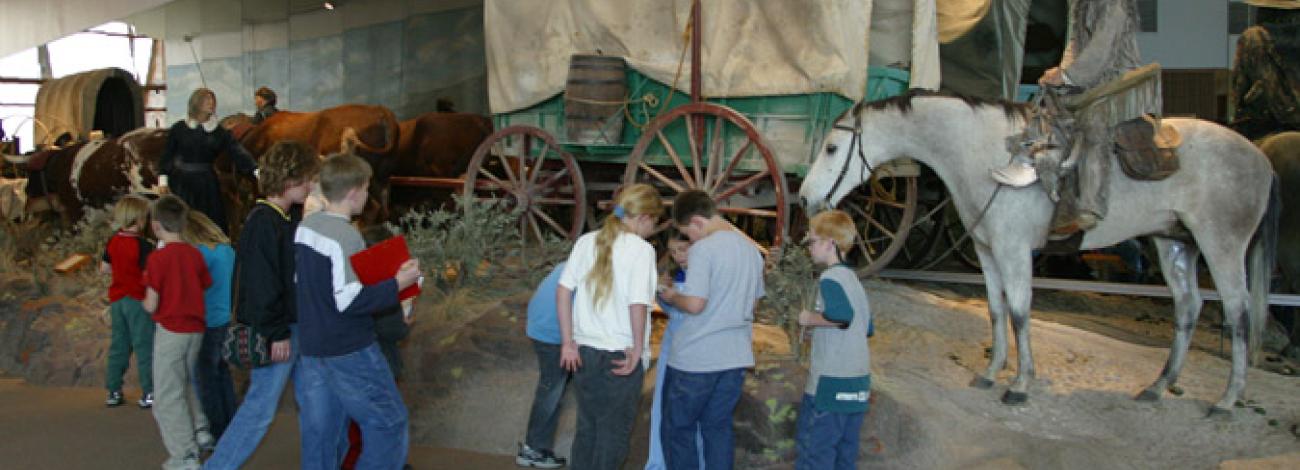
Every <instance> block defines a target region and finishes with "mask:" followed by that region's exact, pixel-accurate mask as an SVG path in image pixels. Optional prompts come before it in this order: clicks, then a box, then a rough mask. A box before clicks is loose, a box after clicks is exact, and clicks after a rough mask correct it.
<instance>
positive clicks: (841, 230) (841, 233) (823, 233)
mask: <svg viewBox="0 0 1300 470" xmlns="http://www.w3.org/2000/svg"><path fill="white" fill-rule="evenodd" d="M808 233H809V234H811V235H817V236H818V237H821V238H825V239H828V240H831V241H833V242H835V247H836V248H839V249H840V254H847V253H848V252H849V250H851V249H853V239H855V238H857V236H858V227H857V226H855V225H853V218H852V217H849V214H848V213H847V212H844V211H842V210H839V209H834V210H829V211H826V212H822V213H820V214H817V215H814V216H813V217H812V219H810V220H808Z"/></svg>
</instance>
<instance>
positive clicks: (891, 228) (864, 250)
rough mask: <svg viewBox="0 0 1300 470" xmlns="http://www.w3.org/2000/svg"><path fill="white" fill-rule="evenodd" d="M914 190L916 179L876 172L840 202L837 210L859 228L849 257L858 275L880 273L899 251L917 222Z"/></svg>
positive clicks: (915, 193) (915, 191)
mask: <svg viewBox="0 0 1300 470" xmlns="http://www.w3.org/2000/svg"><path fill="white" fill-rule="evenodd" d="M916 187H917V183H916V177H915V176H907V177H894V176H891V175H889V174H887V173H885V172H879V173H878V174H876V175H872V177H871V180H870V181H868V182H867V183H866V184H864V185H862V186H859V187H858V188H857V189H854V190H853V192H851V193H849V195H848V196H846V197H845V198H844V200H843V201H840V204H839V206H838V208H839V209H841V210H844V211H845V212H848V213H849V215H850V216H852V217H853V220H854V222H855V223H856V224H857V226H858V238H857V240H855V243H857V248H856V249H855V250H853V253H852V254H851V255H850V258H851V259H853V260H856V264H857V266H858V275H860V276H870V275H872V274H876V273H878V272H880V270H882V269H885V266H888V265H889V263H890V261H893V259H894V257H895V256H896V255H898V253H899V252H900V251H902V249H903V246H904V245H905V244H906V243H907V238H908V233H909V232H910V231H911V228H912V220H913V219H915V218H916V200H917V190H916Z"/></svg>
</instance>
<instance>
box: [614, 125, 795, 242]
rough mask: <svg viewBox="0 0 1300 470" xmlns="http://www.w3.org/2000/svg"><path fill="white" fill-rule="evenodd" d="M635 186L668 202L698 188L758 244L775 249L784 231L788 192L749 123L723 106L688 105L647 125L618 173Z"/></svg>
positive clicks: (777, 167)
mask: <svg viewBox="0 0 1300 470" xmlns="http://www.w3.org/2000/svg"><path fill="white" fill-rule="evenodd" d="M674 137H675V138H677V140H676V141H674V140H673V138H674ZM683 137H684V138H683ZM636 182H644V183H650V184H652V185H654V186H655V187H657V188H659V192H660V194H662V195H663V196H664V197H665V198H667V199H672V198H673V197H674V196H676V195H677V193H680V192H683V191H687V190H691V189H699V190H702V191H704V192H706V193H708V194H709V195H711V196H713V200H714V201H716V202H717V204H718V211H719V212H721V213H723V214H726V215H728V216H730V218H731V220H732V221H733V222H734V223H736V224H737V225H739V226H742V227H743V228H746V229H747V232H748V233H749V234H750V236H752V237H754V238H755V240H756V241H758V242H759V243H763V244H770V245H769V246H773V247H779V246H781V242H782V241H783V240H785V237H786V234H787V231H788V229H789V215H788V209H787V207H786V194H788V192H789V190H788V189H787V188H786V182H785V174H784V173H783V172H782V170H781V167H780V165H779V164H778V163H777V160H776V156H775V154H773V153H772V149H771V147H769V146H768V144H767V142H766V141H765V140H763V137H762V136H761V135H759V133H758V130H757V129H755V128H754V125H753V124H751V123H750V122H749V119H747V118H745V116H744V115H742V114H740V113H738V112H736V111H735V110H732V109H731V108H728V107H725V106H720V105H716V104H713V103H704V102H701V103H690V104H687V105H683V106H679V107H676V108H673V109H672V110H671V111H669V112H667V113H665V114H663V115H660V116H659V117H657V118H655V119H654V120H653V121H651V122H650V124H648V125H647V126H646V129H645V131H644V133H642V135H641V138H640V139H639V140H637V142H636V147H633V149H632V154H631V155H629V156H628V161H627V168H626V170H624V173H623V183H624V184H628V183H636Z"/></svg>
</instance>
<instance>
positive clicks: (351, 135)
mask: <svg viewBox="0 0 1300 470" xmlns="http://www.w3.org/2000/svg"><path fill="white" fill-rule="evenodd" d="M360 145H361V138H360V137H357V131H356V129H353V128H351V127H345V128H343V135H341V136H339V153H345V154H349V153H350V154H355V152H356V149H357V147H358V146H360Z"/></svg>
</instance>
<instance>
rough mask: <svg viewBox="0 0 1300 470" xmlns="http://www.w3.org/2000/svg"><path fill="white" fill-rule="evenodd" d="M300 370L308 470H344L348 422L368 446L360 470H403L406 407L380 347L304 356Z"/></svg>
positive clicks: (363, 448)
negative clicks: (328, 355) (358, 429)
mask: <svg viewBox="0 0 1300 470" xmlns="http://www.w3.org/2000/svg"><path fill="white" fill-rule="evenodd" d="M300 367H301V370H302V371H301V372H300V373H299V377H300V378H301V380H302V387H301V388H300V389H299V393H298V413H299V421H300V422H301V423H302V432H301V434H302V437H301V439H302V468H303V469H312V470H315V469H325V470H332V469H336V468H339V465H340V464H341V463H342V458H343V454H344V452H346V450H347V446H346V443H347V422H348V420H349V419H351V420H352V421H356V423H357V425H358V426H360V427H361V439H362V441H363V442H365V444H364V445H362V446H361V458H360V459H358V460H357V466H356V468H359V469H380V470H389V469H400V468H402V465H404V464H405V463H406V453H407V450H408V444H409V443H410V432H409V428H408V427H407V417H406V405H405V404H403V403H402V395H401V394H400V393H398V392H397V383H396V382H394V381H393V373H392V371H390V370H389V369H388V361H387V360H386V359H384V353H383V352H382V351H380V349H379V345H378V344H377V343H371V344H370V346H366V347H364V348H361V349H359V350H357V351H353V352H350V353H347V354H344V355H341V356H330V357H312V356H303V357H302V362H301V364H300ZM340 444H342V445H340Z"/></svg>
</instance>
